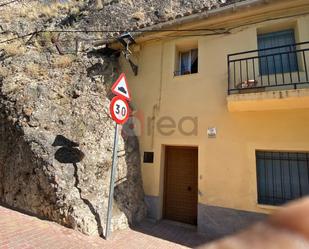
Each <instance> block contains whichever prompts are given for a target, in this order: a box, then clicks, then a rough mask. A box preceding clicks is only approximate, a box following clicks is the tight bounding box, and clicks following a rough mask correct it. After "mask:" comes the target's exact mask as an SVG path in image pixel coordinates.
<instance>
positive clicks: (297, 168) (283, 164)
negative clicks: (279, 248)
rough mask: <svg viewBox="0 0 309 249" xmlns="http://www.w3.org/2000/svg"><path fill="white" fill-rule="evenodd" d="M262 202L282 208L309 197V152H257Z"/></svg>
mask: <svg viewBox="0 0 309 249" xmlns="http://www.w3.org/2000/svg"><path fill="white" fill-rule="evenodd" d="M256 165H257V184H258V186H257V187H258V203H259V204H266V205H281V204H284V203H286V202H288V201H290V200H294V199H297V198H300V197H303V196H305V195H308V194H309V153H296V152H269V151H257V152H256Z"/></svg>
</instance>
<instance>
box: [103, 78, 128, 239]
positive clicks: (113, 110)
mask: <svg viewBox="0 0 309 249" xmlns="http://www.w3.org/2000/svg"><path fill="white" fill-rule="evenodd" d="M112 92H113V93H114V94H115V95H117V96H116V97H114V98H113V99H112V101H111V104H110V107H109V109H110V114H111V116H112V118H113V120H114V121H115V122H116V126H115V138H114V149H113V164H112V169H111V179H110V186H109V197H108V208H107V220H106V230H105V239H108V237H109V236H110V228H111V222H112V216H113V215H112V214H113V199H114V187H115V174H116V169H117V161H118V155H117V154H118V140H119V130H118V127H119V125H122V124H124V123H125V122H127V120H128V119H129V114H130V108H129V104H128V103H127V100H130V99H131V95H130V91H129V88H128V84H127V81H126V77H125V74H121V75H120V77H119V78H118V80H117V81H116V82H115V84H114V85H113V87H112Z"/></svg>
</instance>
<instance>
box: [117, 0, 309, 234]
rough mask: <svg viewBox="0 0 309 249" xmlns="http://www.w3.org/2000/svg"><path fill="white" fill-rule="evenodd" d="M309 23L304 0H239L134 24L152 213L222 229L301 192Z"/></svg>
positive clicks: (138, 107) (308, 113)
mask: <svg viewBox="0 0 309 249" xmlns="http://www.w3.org/2000/svg"><path fill="white" fill-rule="evenodd" d="M308 27H309V2H308V1H306V0H273V1H257V0H255V1H254V0H248V1H242V2H239V3H236V4H232V5H227V6H225V7H221V8H218V9H215V10H210V11H208V12H207V13H206V14H205V13H198V14H193V15H191V16H187V17H183V18H180V19H176V20H174V21H170V22H168V23H165V24H164V25H162V24H160V25H157V26H154V27H151V28H152V30H153V31H152V32H149V30H148V31H147V32H143V33H142V35H139V36H136V44H135V45H132V47H131V50H132V52H133V54H132V57H131V58H132V61H133V62H134V63H135V64H136V65H138V74H137V75H134V73H133V72H132V70H131V68H130V65H129V63H127V61H125V60H124V59H123V60H122V61H121V64H122V67H123V69H124V72H125V73H126V74H127V78H128V82H129V86H130V89H131V93H132V109H133V110H134V118H133V119H134V128H135V132H136V134H137V135H138V136H139V141H140V149H141V154H142V174H143V182H144V190H145V194H146V202H147V206H148V215H149V217H151V218H153V219H156V220H159V219H170V220H175V221H179V222H184V223H189V224H194V225H197V227H198V230H199V231H201V232H208V233H209V232H212V231H214V230H216V231H217V233H221V234H227V233H230V232H232V231H235V230H237V229H239V228H242V227H244V226H246V225H247V224H250V223H251V222H252V221H255V220H258V219H260V218H262V217H264V215H265V214H269V213H271V212H272V211H273V210H276V209H278V208H280V206H281V205H282V204H284V203H286V202H288V201H290V200H293V199H297V198H299V197H302V196H305V195H307V194H308V193H309V180H308V179H309V88H308V87H309V78H308V77H309V28H308ZM176 30H178V31H176ZM180 30H182V31H180Z"/></svg>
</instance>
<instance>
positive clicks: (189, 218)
mask: <svg viewBox="0 0 309 249" xmlns="http://www.w3.org/2000/svg"><path fill="white" fill-rule="evenodd" d="M165 153H166V158H165V184H164V210H163V214H164V218H165V219H169V220H175V221H179V222H183V223H188V224H193V225H196V224H197V195H198V187H197V181H198V180H197V177H198V176H197V174H198V149H197V148H192V147H171V146H168V147H166V151H165Z"/></svg>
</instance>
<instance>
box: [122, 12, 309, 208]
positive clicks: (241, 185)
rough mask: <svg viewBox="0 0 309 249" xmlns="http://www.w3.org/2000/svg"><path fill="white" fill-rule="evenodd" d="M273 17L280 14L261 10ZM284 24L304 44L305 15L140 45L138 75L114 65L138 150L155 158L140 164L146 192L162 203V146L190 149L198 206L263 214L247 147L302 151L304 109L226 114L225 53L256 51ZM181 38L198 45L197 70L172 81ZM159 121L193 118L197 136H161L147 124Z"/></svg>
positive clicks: (307, 129) (306, 132) (308, 112)
mask: <svg viewBox="0 0 309 249" xmlns="http://www.w3.org/2000/svg"><path fill="white" fill-rule="evenodd" d="M307 11H308V12H309V9H308V10H307ZM284 14H285V15H291V14H293V13H290V12H289V11H288V10H286V11H285V13H284ZM234 15H235V19H236V18H237V13H236V14H234ZM276 15H278V16H282V15H283V13H277V12H275V11H274V12H269V13H268V16H269V17H272V18H273V17H276ZM254 18H255V17H254V16H252V20H254ZM238 21H239V23H242V20H241V19H240V20H238ZM291 23H293V25H294V26H295V29H296V30H297V40H298V41H309V29H308V25H309V15H303V16H295V17H290V18H285V19H279V20H273V21H268V22H262V23H258V24H254V25H248V26H243V27H241V28H238V29H235V30H233V31H232V32H231V34H227V35H220V36H204V37H203V36H201V37H189V38H173V39H171V38H170V39H161V40H157V41H149V42H144V43H142V44H139V45H140V48H139V51H138V52H136V53H135V54H134V57H135V62H136V63H137V64H138V66H139V73H138V76H134V75H133V74H132V73H131V70H130V68H129V66H128V63H126V62H125V61H124V60H123V61H122V65H123V69H124V71H125V72H126V73H127V76H128V81H129V85H130V89H131V92H132V95H133V98H132V99H133V101H132V105H133V106H134V108H135V109H136V110H137V112H138V113H139V115H140V116H141V115H142V116H143V117H144V121H143V123H144V128H143V129H142V133H141V134H139V135H140V145H141V151H142V152H144V151H153V152H154V154H155V161H154V163H153V164H143V165H142V173H143V181H144V189H145V192H146V195H151V196H159V197H160V198H161V201H162V195H163V172H164V145H187V146H192V145H194V146H198V149H199V159H198V162H199V166H198V167H199V168H198V175H199V182H198V188H199V203H202V204H207V205H214V206H220V207H227V208H235V209H240V210H247V211H257V212H266V213H267V212H269V210H270V209H268V208H266V209H265V208H263V207H261V206H259V205H257V187H256V186H257V184H256V163H255V150H259V149H260V150H282V151H285V150H286V151H294V150H296V151H309V109H305V108H304V109H299V108H296V109H291V110H289V109H285V110H268V111H252V112H246V111H242V112H229V111H228V105H227V54H230V53H235V52H241V51H246V50H252V49H256V48H257V33H258V32H261V30H263V29H277V27H279V26H280V27H282V28H284V27H285V26H286V27H288V26H289V25H291ZM206 27H207V26H206ZM188 41H189V42H192V41H193V42H196V43H198V53H199V73H198V74H194V75H185V76H177V77H174V76H173V72H174V71H175V54H176V48H177V46H182V45H183V46H184V45H185V44H186V43H187V42H188ZM257 105H258V102H257ZM164 116H169V117H171V118H173V119H174V120H175V121H176V123H177V122H178V121H179V119H181V118H182V117H184V116H192V117H198V136H184V135H181V134H180V133H179V132H178V130H177V129H176V131H175V133H174V134H172V135H170V136H164V135H162V134H160V133H159V132H158V130H157V129H156V128H154V129H153V128H152V125H151V123H150V124H149V122H148V123H147V120H148V121H149V120H150V119H151V118H153V119H154V120H158V119H159V118H160V117H164ZM187 124H189V123H187ZM208 127H216V128H217V137H216V138H208V136H207V128H208ZM187 129H189V130H190V127H187ZM161 205H162V203H161Z"/></svg>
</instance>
